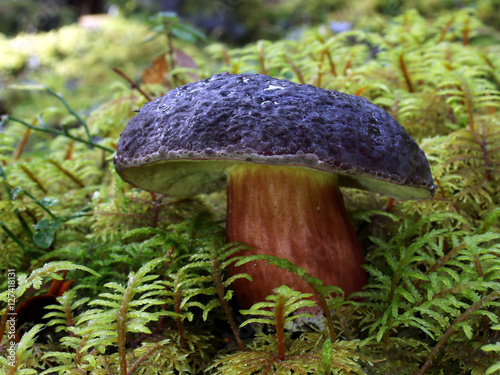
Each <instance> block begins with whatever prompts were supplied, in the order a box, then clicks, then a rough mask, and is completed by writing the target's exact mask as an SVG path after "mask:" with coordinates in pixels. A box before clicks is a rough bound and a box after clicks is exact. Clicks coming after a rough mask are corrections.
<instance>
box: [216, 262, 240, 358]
mask: <svg viewBox="0 0 500 375" xmlns="http://www.w3.org/2000/svg"><path fill="white" fill-rule="evenodd" d="M220 273H221V270H220V267H219V260H218V259H217V254H215V253H212V274H213V277H214V285H215V290H216V291H217V296H218V297H219V301H220V303H221V305H222V309H223V310H224V313H225V314H226V318H227V320H228V322H229V327H230V328H231V331H232V332H233V335H234V339H235V340H236V346H237V347H238V350H239V351H241V352H244V351H245V345H244V344H243V340H242V339H241V336H240V334H239V332H238V326H237V325H236V322H235V321H234V318H233V314H232V313H231V308H230V307H229V303H228V302H227V299H225V298H224V296H225V293H224V292H225V291H224V285H223V284H222V280H221V277H220Z"/></svg>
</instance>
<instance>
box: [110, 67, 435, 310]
mask: <svg viewBox="0 0 500 375" xmlns="http://www.w3.org/2000/svg"><path fill="white" fill-rule="evenodd" d="M114 163H115V168H116V171H117V172H118V174H119V175H120V176H121V177H122V178H123V179H124V180H125V181H127V182H129V183H130V184H132V185H134V186H137V187H140V188H142V189H146V190H149V191H154V192H159V193H164V194H170V195H181V196H188V195H195V194H198V193H209V192H212V191H216V190H220V189H225V188H227V221H226V232H227V241H228V242H235V241H239V242H245V243H246V244H248V245H249V246H251V247H252V250H246V251H243V252H242V253H239V254H238V255H249V254H254V253H259V254H270V255H275V256H277V257H281V258H286V259H288V260H289V261H291V262H292V263H294V264H295V265H297V266H299V267H302V268H304V269H305V270H306V271H307V272H308V273H310V274H312V276H314V277H317V278H320V279H321V280H323V282H324V283H325V284H329V285H336V286H339V287H340V288H342V289H343V290H344V292H345V293H346V295H349V294H351V293H352V292H355V291H359V290H360V289H361V288H362V287H363V285H365V283H366V279H367V277H366V273H365V271H364V270H363V268H362V264H363V262H364V256H363V252H362V249H361V246H360V243H359V241H358V239H357V236H356V233H355V230H354V228H353V226H352V224H351V222H350V220H349V217H348V215H347V212H346V209H345V207H344V204H343V199H342V194H341V192H340V190H339V186H348V187H355V188H359V189H365V190H370V191H375V192H379V193H382V194H386V195H389V196H392V197H396V198H399V199H425V198H430V197H432V195H433V193H434V191H435V186H434V182H433V179H432V176H431V172H430V169H429V164H428V162H427V159H426V157H425V155H424V153H423V151H422V150H421V149H420V148H419V147H418V145H417V143H416V142H415V141H414V140H413V139H412V138H411V137H410V136H409V135H408V133H407V132H406V131H405V130H404V129H403V127H401V125H399V124H398V123H397V121H396V120H395V119H394V118H392V117H391V116H390V115H389V114H388V113H387V112H385V111H384V110H382V109H381V108H379V107H377V106H375V105H374V104H372V103H370V102H369V101H368V100H366V99H364V98H362V97H358V96H352V95H347V94H344V93H340V92H337V91H330V90H324V89H320V88H317V87H314V86H311V85H301V84H296V83H293V82H290V81H287V80H279V79H275V78H271V77H268V76H265V75H259V74H236V75H232V74H227V73H222V74H217V75H214V76H212V77H210V78H207V79H204V80H202V81H199V82H194V83H190V84H187V85H184V86H181V87H178V88H176V89H174V90H171V91H169V92H168V93H167V94H166V95H164V96H163V97H160V98H158V99H156V100H154V101H152V102H150V103H147V104H146V105H145V106H144V107H143V108H142V109H141V110H140V111H139V113H138V115H136V116H135V117H134V118H132V119H131V120H130V122H129V123H128V125H127V127H126V129H125V131H124V132H123V134H122V135H121V138H120V141H119V143H118V147H117V154H116V156H115V159H114ZM230 272H231V273H232V274H234V273H240V272H245V273H248V274H249V275H250V276H251V277H252V279H253V282H250V281H249V280H246V279H238V280H237V281H236V282H235V283H234V289H235V295H236V298H237V301H238V303H239V305H240V307H241V308H249V307H250V306H251V305H252V304H253V303H255V302H258V301H263V300H264V299H265V297H266V296H267V295H269V294H271V293H272V290H273V289H274V288H276V287H278V286H280V285H282V284H286V285H288V286H290V287H292V288H294V289H296V290H300V291H303V292H310V291H311V290H310V289H309V287H308V286H307V284H305V283H304V282H303V281H302V279H301V278H300V277H299V276H297V275H295V274H291V273H289V272H287V271H286V270H282V269H278V268H276V267H275V266H272V265H268V264H266V263H265V262H256V263H247V264H245V265H243V266H240V267H235V266H233V267H232V268H231V269H230Z"/></svg>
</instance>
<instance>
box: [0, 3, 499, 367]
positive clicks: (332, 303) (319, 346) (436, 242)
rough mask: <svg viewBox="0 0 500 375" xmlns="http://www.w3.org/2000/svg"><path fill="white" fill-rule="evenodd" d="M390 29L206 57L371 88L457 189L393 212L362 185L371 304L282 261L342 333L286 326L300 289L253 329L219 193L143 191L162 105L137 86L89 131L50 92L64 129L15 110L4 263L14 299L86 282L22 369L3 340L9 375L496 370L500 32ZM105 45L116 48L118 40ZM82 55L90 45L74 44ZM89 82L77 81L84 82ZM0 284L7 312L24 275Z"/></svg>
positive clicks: (404, 24)
mask: <svg viewBox="0 0 500 375" xmlns="http://www.w3.org/2000/svg"><path fill="white" fill-rule="evenodd" d="M119 30H122V31H123V32H124V33H126V30H125V29H123V28H119ZM378 30H379V31H366V30H365V31H361V30H356V31H349V32H345V33H341V34H332V33H330V32H328V31H325V29H314V30H309V31H307V32H305V33H304V34H303V35H302V36H300V38H299V39H297V40H280V41H276V42H266V41H261V42H258V43H255V44H251V45H248V46H246V47H244V48H235V49H228V48H225V47H223V46H221V45H215V44H214V45H210V46H208V47H207V48H206V49H205V50H204V51H203V52H204V53H205V55H206V56H205V58H206V64H200V66H203V68H202V69H201V70H200V72H199V76H200V77H203V76H206V75H207V74H212V73H216V72H218V71H224V70H229V71H231V72H234V73H243V72H255V73H264V74H270V75H273V76H277V77H283V78H287V79H292V80H294V81H297V82H303V83H310V84H315V85H317V86H320V87H324V88H329V89H337V90H340V91H344V92H347V93H351V94H358V95H363V96H366V97H367V98H368V99H370V100H371V101H373V102H375V103H378V104H379V105H381V106H382V107H384V108H385V109H386V110H388V111H389V112H390V113H391V114H393V116H395V117H396V118H397V119H398V120H399V121H400V123H401V124H402V125H403V126H404V127H406V128H407V129H408V131H409V132H410V133H411V134H412V135H413V136H414V138H415V139H416V140H417V141H418V142H419V144H420V145H421V147H422V148H423V149H424V150H425V152H426V153H427V156H428V158H429V162H430V164H431V168H432V172H433V175H434V176H435V179H436V185H437V187H438V190H437V193H436V196H435V197H434V198H433V199H432V200H428V201H407V202H394V201H392V200H390V199H389V198H386V197H381V196H378V195H375V194H370V193H366V192H360V191H356V190H345V191H344V193H345V194H344V196H345V200H346V202H347V205H348V207H349V209H350V212H351V214H352V218H353V222H354V224H355V227H356V228H357V230H358V233H359V234H360V237H361V241H362V243H363V247H364V249H365V252H366V259H367V265H366V269H367V271H368V273H369V283H368V285H367V286H366V288H365V290H364V291H363V292H360V293H358V294H357V295H356V296H354V297H356V299H352V298H351V299H350V298H348V297H349V296H343V295H342V293H339V294H337V296H336V297H331V296H328V295H329V294H330V292H331V291H332V290H334V289H332V288H331V287H330V286H323V285H321V282H320V280H316V279H313V278H311V277H310V275H307V274H305V272H304V270H301V269H299V268H297V267H295V266H294V265H292V264H290V263H289V262H287V260H279V259H270V258H266V259H265V260H267V261H268V262H270V263H271V264H274V265H276V266H279V267H282V268H286V269H288V270H290V271H291V272H295V273H297V274H299V275H301V276H302V277H303V278H304V279H305V280H306V282H308V283H310V284H311V285H314V286H315V289H314V290H315V291H316V292H317V293H318V294H320V295H323V297H325V296H328V297H327V298H323V300H322V307H324V306H328V308H327V310H328V311H329V312H330V314H329V316H327V317H326V320H327V321H326V322H325V324H322V325H318V326H314V327H306V329H305V331H303V332H299V331H298V329H297V328H294V327H290V326H289V325H288V324H285V323H286V322H287V321H288V320H290V319H291V318H290V316H289V315H288V313H289V312H292V311H296V309H297V308H299V307H301V306H302V305H303V304H304V303H308V302H303V301H304V300H303V299H302V297H303V296H300V295H298V294H297V293H295V292H294V291H291V290H288V289H286V288H280V289H279V290H277V291H276V294H275V295H274V296H273V297H270V298H269V301H268V302H269V303H268V305H266V306H264V305H258V306H255V307H254V309H253V310H252V311H257V310H259V308H262V307H267V308H270V309H267V310H265V312H263V313H262V314H263V315H264V316H268V315H269V312H270V311H273V312H274V313H273V314H274V315H272V319H271V323H272V324H269V325H267V326H266V325H262V323H266V322H264V321H263V319H264V318H255V317H253V322H254V323H258V324H254V325H253V326H251V325H250V324H249V323H245V322H252V320H250V321H248V320H246V319H247V318H246V317H244V316H242V315H241V314H239V313H238V310H237V308H236V306H235V305H234V304H233V299H232V290H231V284H232V282H233V281H234V279H235V278H238V277H246V276H245V275H241V274H240V275H235V276H233V277H232V278H228V276H227V273H226V270H227V267H228V266H229V264H231V263H232V262H234V260H232V259H230V258H229V256H230V255H231V254H232V252H234V251H236V250H237V249H238V248H237V247H235V248H233V247H231V246H226V245H224V234H223V222H222V221H221V220H215V219H213V217H214V216H213V215H212V211H213V210H214V207H217V212H216V215H218V217H219V218H220V217H221V216H223V215H221V209H220V207H221V205H219V204H217V202H219V201H220V200H221V199H220V197H215V198H214V197H202V198H200V199H198V198H195V199H172V198H169V197H164V196H160V195H155V194H150V193H147V192H142V191H140V190H137V189H133V188H131V187H130V186H128V185H126V184H125V183H124V182H123V181H121V180H120V179H119V178H118V177H117V175H116V174H115V173H114V171H113V169H112V166H111V164H110V161H111V157H112V154H113V145H115V144H116V141H117V138H118V135H119V133H120V132H121V130H122V128H123V126H124V125H125V122H126V120H127V119H128V118H129V117H130V116H132V115H133V113H131V109H132V108H133V107H134V106H136V105H137V106H140V102H141V101H142V100H143V99H141V98H139V97H138V94H137V93H133V92H131V91H130V90H129V89H128V88H125V87H124V86H123V85H122V86H121V87H120V90H119V93H118V94H117V95H116V96H113V95H111V99H110V100H109V97H108V101H107V103H105V104H102V103H101V104H102V105H101V106H99V107H96V108H95V109H94V110H93V111H92V112H91V113H90V114H89V116H88V121H86V119H87V116H86V115H85V114H81V115H79V113H80V112H82V113H83V112H84V111H85V109H86V108H87V105H85V104H84V103H78V102H77V103H69V104H70V106H69V107H66V106H65V105H64V103H66V104H68V103H67V102H65V101H64V100H59V101H58V100H56V98H57V97H54V95H53V94H51V92H50V91H49V90H47V89H46V88H45V89H44V88H42V89H40V86H37V88H38V89H39V90H38V92H36V93H33V92H32V93H30V95H32V98H36V99H37V100H39V98H44V99H43V103H44V104H43V105H44V106H46V105H47V103H48V102H49V100H50V106H55V107H56V109H55V112H56V114H57V116H55V120H54V122H53V123H50V124H48V123H47V122H45V121H44V118H43V117H40V118H38V119H36V120H33V118H34V117H35V116H34V114H35V113H36V112H29V113H28V114H26V112H22V111H21V109H22V108H19V109H16V112H15V113H16V114H17V116H9V117H5V116H4V117H2V123H1V126H2V129H3V131H2V132H0V148H1V150H2V154H1V156H0V161H1V168H0V181H1V184H2V186H0V208H1V210H0V247H1V249H2V251H1V252H0V264H1V265H2V269H4V268H8V269H10V268H15V269H16V271H17V276H19V278H18V280H17V282H16V288H15V291H14V293H15V294H16V296H17V297H19V298H21V299H22V300H29V298H30V297H32V296H35V295H36V296H46V295H50V293H51V292H50V290H49V288H48V283H50V282H51V281H52V280H53V279H54V278H56V279H57V278H62V277H63V271H66V272H67V274H66V278H67V279H72V280H74V288H73V289H72V290H71V291H70V292H68V293H66V294H63V295H60V296H54V298H57V304H55V305H54V306H51V307H48V309H47V311H48V312H50V315H49V316H48V320H49V323H48V325H49V326H50V327H53V328H54V329H53V330H52V331H51V330H49V329H47V328H44V327H43V326H41V325H38V324H37V323H38V322H36V321H32V322H29V323H30V324H31V326H29V325H28V326H27V327H23V332H25V333H24V335H23V336H22V338H21V341H20V343H19V345H18V346H17V348H16V353H15V361H14V366H11V364H9V359H8V352H7V347H8V345H7V344H8V343H9V338H8V335H7V334H4V335H3V337H2V344H1V346H0V354H1V356H0V368H2V371H3V372H5V373H9V371H11V373H13V371H15V370H19V371H25V372H26V373H28V372H30V371H31V372H32V373H34V372H38V373H44V374H51V373H61V374H64V373H82V372H89V373H101V372H102V373H123V374H124V373H127V372H129V373H147V374H156V373H158V374H168V373H187V374H198V373H200V374H201V373H214V374H216V373H236V374H241V373H245V371H249V370H248V369H249V368H251V369H252V371H254V370H255V371H265V369H267V371H271V370H270V369H272V370H273V371H275V372H276V373H281V374H291V373H297V372H300V371H303V373H311V374H312V373H320V372H325V373H339V374H342V373H345V374H347V373H368V374H382V373H399V374H408V375H410V374H411V375H413V374H439V373H453V374H458V373H467V374H469V373H470V374H479V373H488V374H492V373H494V371H497V370H496V369H498V367H499V362H500V351H498V350H497V347H498V342H499V336H498V324H499V321H498V320H499V316H500V292H499V291H500V256H499V254H500V234H499V233H500V224H499V218H500V193H499V190H498V184H499V182H500V181H499V180H500V177H499V176H500V151H499V150H500V136H499V134H500V123H499V120H498V118H499V116H498V110H499V107H500V76H499V73H498V72H499V69H498V67H499V66H500V59H499V56H500V54H498V46H497V45H495V44H492V43H490V42H489V41H490V40H491V39H490V37H491V36H492V37H493V38H494V37H495V34H494V33H491V31H490V30H488V29H487V28H485V27H484V25H483V24H482V23H481V22H480V21H479V19H478V18H477V15H476V11H475V10H473V9H472V10H471V9H463V10H459V11H456V12H453V13H451V14H448V15H446V16H442V17H436V18H434V19H431V20H429V19H424V18H423V17H422V16H421V15H420V14H419V13H418V12H416V11H408V12H405V13H404V14H402V15H400V16H398V17H396V18H394V19H392V20H391V22H388V23H387V24H385V25H384V26H383V27H380V28H379V29H378ZM74 32H75V33H77V34H78V33H79V32H77V31H74ZM78 35H80V34H78ZM81 35H82V38H90V37H89V36H88V35H87V34H84V33H83V34H81ZM84 35H85V36H84ZM115 36H116V35H115ZM485 36H488V38H485ZM100 45H101V47H100V48H101V49H102V51H104V50H106V46H107V45H106V43H105V42H104V41H102V44H100ZM86 52H87V53H90V52H89V50H86ZM74 53H75V55H74V56H73V54H74ZM103 53H104V52H103ZM64 56H65V57H68V56H73V57H72V58H75V56H78V53H77V52H74V51H72V50H70V49H69V50H66V51H65V52H64ZM52 58H54V59H55V57H52ZM122 58H124V55H118V56H117V57H116V59H117V60H116V61H118V60H120V59H122ZM109 59H110V60H109V61H110V63H113V62H115V60H114V58H113V57H109ZM150 60H151V59H150ZM47 61H48V60H47ZM57 61H61V64H62V65H61V66H64V65H65V64H64V63H63V62H62V61H63V60H61V59H59V58H57ZM64 61H66V60H64ZM68 61H69V60H68ZM73 61H74V60H73ZM85 61H86V64H93V63H94V62H95V61H96V60H95V57H88V59H87V60H85ZM94 68H95V66H92V67H91V68H89V69H94ZM82 69H83V68H82ZM96 69H101V67H100V66H99V67H97V68H96ZM80 72H81V71H80ZM21 74H24V73H21ZM70 76H71V77H73V78H75V77H76V78H78V77H79V71H78V70H74V71H73V72H72V73H71V74H69V73H68V76H65V77H66V78H67V77H70ZM47 77H48V79H49V81H50V77H51V74H50V73H49V74H48V76H47ZM82 77H83V75H82ZM95 77H99V74H97V75H95V76H94V78H95ZM82 80H85V78H82ZM25 88H26V87H25ZM101 92H102V93H103V95H104V94H105V93H106V92H107V91H106V90H104V89H103V91H101ZM48 94H50V95H48ZM106 95H107V94H106ZM64 97H65V96H64ZM94 99H95V98H94ZM97 101H99V100H97ZM21 107H22V106H21ZM26 108H27V107H26ZM30 108H36V107H30ZM73 108H75V109H77V110H78V111H77V112H78V113H77V112H75V111H74V110H73ZM18 110H19V112H18ZM68 110H69V112H68ZM61 118H68V121H64V122H63V121H60V119H61ZM212 199H214V200H215V203H214V202H213V201H212ZM222 200H223V199H222ZM207 202H208V204H207ZM239 246H243V245H241V244H239ZM241 261H242V262H243V261H249V259H248V258H247V259H241ZM261 261H262V260H261ZM83 265H85V266H83ZM0 281H1V282H0V284H1V285H2V288H3V290H4V291H5V292H3V293H2V294H0V297H1V300H2V301H3V302H4V304H3V305H2V309H3V310H2V313H3V314H4V315H3V316H4V317H7V315H6V312H7V307H8V306H7V304H8V301H9V293H8V291H7V289H6V286H7V285H8V284H7V283H8V280H7V278H6V276H2V279H0ZM337 292H338V291H337ZM301 301H302V302H301ZM287 309H288V310H287ZM280 312H281V313H280ZM327 315H328V314H327ZM3 322H6V318H4V320H3ZM45 322H46V323H47V320H45ZM238 326H239V329H238V328H235V327H238ZM4 327H5V324H2V325H0V328H1V332H5V331H4ZM295 327H296V326H295ZM302 328H303V327H302ZM277 337H278V339H277ZM249 366H251V367H249ZM13 369H14V370H13Z"/></svg>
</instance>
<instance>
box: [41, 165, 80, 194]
mask: <svg viewBox="0 0 500 375" xmlns="http://www.w3.org/2000/svg"><path fill="white" fill-rule="evenodd" d="M47 161H48V162H49V163H50V164H52V165H53V166H54V167H56V168H57V169H58V170H59V171H61V172H62V173H63V174H64V175H65V176H67V177H68V178H69V179H70V180H71V181H73V182H74V183H75V184H76V185H77V186H78V187H79V188H80V189H83V188H84V187H85V184H84V183H83V182H82V181H80V179H79V178H78V177H76V176H75V175H73V174H72V173H71V172H70V171H68V170H67V169H66V168H64V167H63V166H62V165H61V164H59V163H58V162H57V161H55V160H52V159H48V160H47Z"/></svg>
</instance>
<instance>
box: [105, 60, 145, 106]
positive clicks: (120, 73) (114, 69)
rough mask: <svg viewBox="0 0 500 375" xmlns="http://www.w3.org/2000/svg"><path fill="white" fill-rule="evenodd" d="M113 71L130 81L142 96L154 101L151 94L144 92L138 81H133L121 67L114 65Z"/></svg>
mask: <svg viewBox="0 0 500 375" xmlns="http://www.w3.org/2000/svg"><path fill="white" fill-rule="evenodd" d="M112 69H113V71H114V72H115V73H116V74H118V75H119V76H120V77H122V78H124V79H125V80H127V81H128V83H130V85H131V86H132V88H134V89H136V90H137V91H139V92H140V93H141V94H142V96H144V97H145V98H146V99H147V100H148V101H149V102H152V101H153V98H152V97H151V96H149V94H147V93H146V92H144V91H143V90H142V89H141V88H140V87H139V85H138V84H137V83H135V82H134V81H132V80H131V79H130V78H129V77H128V76H127V75H126V74H125V73H123V72H122V71H121V70H120V69H118V68H116V67H113V68H112Z"/></svg>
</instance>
